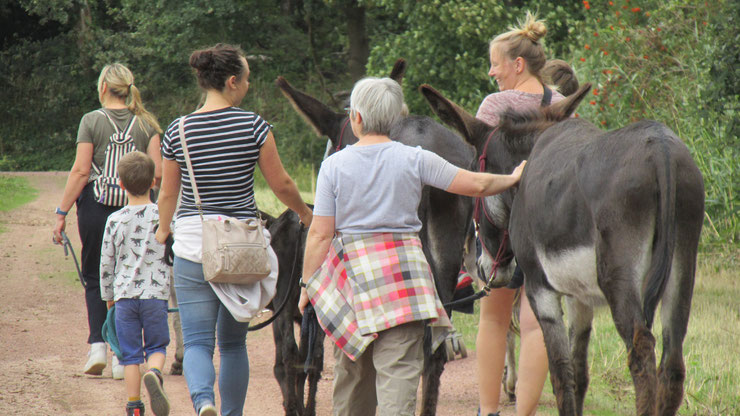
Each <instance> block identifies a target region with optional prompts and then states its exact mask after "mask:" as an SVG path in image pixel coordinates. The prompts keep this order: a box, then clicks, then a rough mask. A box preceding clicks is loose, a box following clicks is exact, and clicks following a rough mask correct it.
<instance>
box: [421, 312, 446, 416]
mask: <svg viewBox="0 0 740 416" xmlns="http://www.w3.org/2000/svg"><path fill="white" fill-rule="evenodd" d="M431 349H432V336H431V330H430V329H429V327H426V329H425V331H424V369H423V372H422V374H423V375H422V387H421V397H422V404H421V415H422V416H434V415H435V414H437V400H438V399H439V385H440V383H439V379H440V377H441V376H442V371H444V366H445V363H446V362H447V354H446V353H445V349H444V344H442V345H440V346H439V348H437V351H435V352H434V353H432V352H431Z"/></svg>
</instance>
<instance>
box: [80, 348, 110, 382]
mask: <svg viewBox="0 0 740 416" xmlns="http://www.w3.org/2000/svg"><path fill="white" fill-rule="evenodd" d="M87 357H88V358H87V363H86V364H85V370H84V372H85V374H90V375H93V376H99V375H101V374H103V369H104V368H105V365H106V363H107V362H108V345H107V344H106V343H105V342H94V343H92V345H90V352H88V353H87Z"/></svg>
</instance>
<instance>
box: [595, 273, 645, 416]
mask: <svg viewBox="0 0 740 416" xmlns="http://www.w3.org/2000/svg"><path fill="white" fill-rule="evenodd" d="M605 267H606V266H603V268H605ZM623 268H624V267H623ZM599 273H600V275H601V276H603V275H604V274H602V271H601V270H599ZM630 280H631V279H629V278H620V276H617V275H616V273H612V275H610V277H609V283H611V284H606V285H604V287H603V288H602V290H603V292H604V295H605V296H606V299H607V301H608V302H609V308H610V309H611V312H612V319H613V320H614V324H615V325H616V327H617V332H618V333H619V335H620V336H621V337H622V341H623V342H624V344H625V346H626V347H627V351H628V354H627V363H628V365H629V369H630V375H631V376H632V382H633V384H634V386H635V407H636V409H637V414H638V415H640V416H650V415H654V414H655V411H656V406H655V397H656V381H657V380H656V374H655V373H656V369H655V338H654V337H653V334H652V333H651V332H650V330H649V329H648V328H647V326H646V325H645V317H644V314H643V313H642V303H641V302H640V296H639V295H638V293H636V292H637V291H636V290H634V289H633V288H632V286H629V287H626V285H625V284H624V282H630Z"/></svg>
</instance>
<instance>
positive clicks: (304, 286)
mask: <svg viewBox="0 0 740 416" xmlns="http://www.w3.org/2000/svg"><path fill="white" fill-rule="evenodd" d="M298 286H300V287H302V288H306V287H308V285H306V282H304V281H303V279H302V278H301V279H298Z"/></svg>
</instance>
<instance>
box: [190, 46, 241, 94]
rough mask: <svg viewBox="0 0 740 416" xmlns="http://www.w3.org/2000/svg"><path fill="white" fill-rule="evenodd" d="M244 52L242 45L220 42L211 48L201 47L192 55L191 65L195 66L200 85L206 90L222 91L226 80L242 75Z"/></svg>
mask: <svg viewBox="0 0 740 416" xmlns="http://www.w3.org/2000/svg"><path fill="white" fill-rule="evenodd" d="M243 57H244V52H243V51H242V50H241V48H240V47H238V46H234V45H228V44H225V43H218V44H216V45H214V46H212V47H210V48H206V49H200V50H197V51H195V52H193V53H192V55H190V66H191V67H193V68H195V72H196V76H197V77H198V85H200V87H201V88H203V89H205V90H210V89H215V90H219V91H221V90H222V89H223V88H224V86H226V80H227V79H228V78H229V77H230V76H232V75H234V76H236V77H237V78H239V77H240V76H242V74H243V73H244V70H245V69H246V68H245V67H244V64H243V63H242V60H241V58H243Z"/></svg>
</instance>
